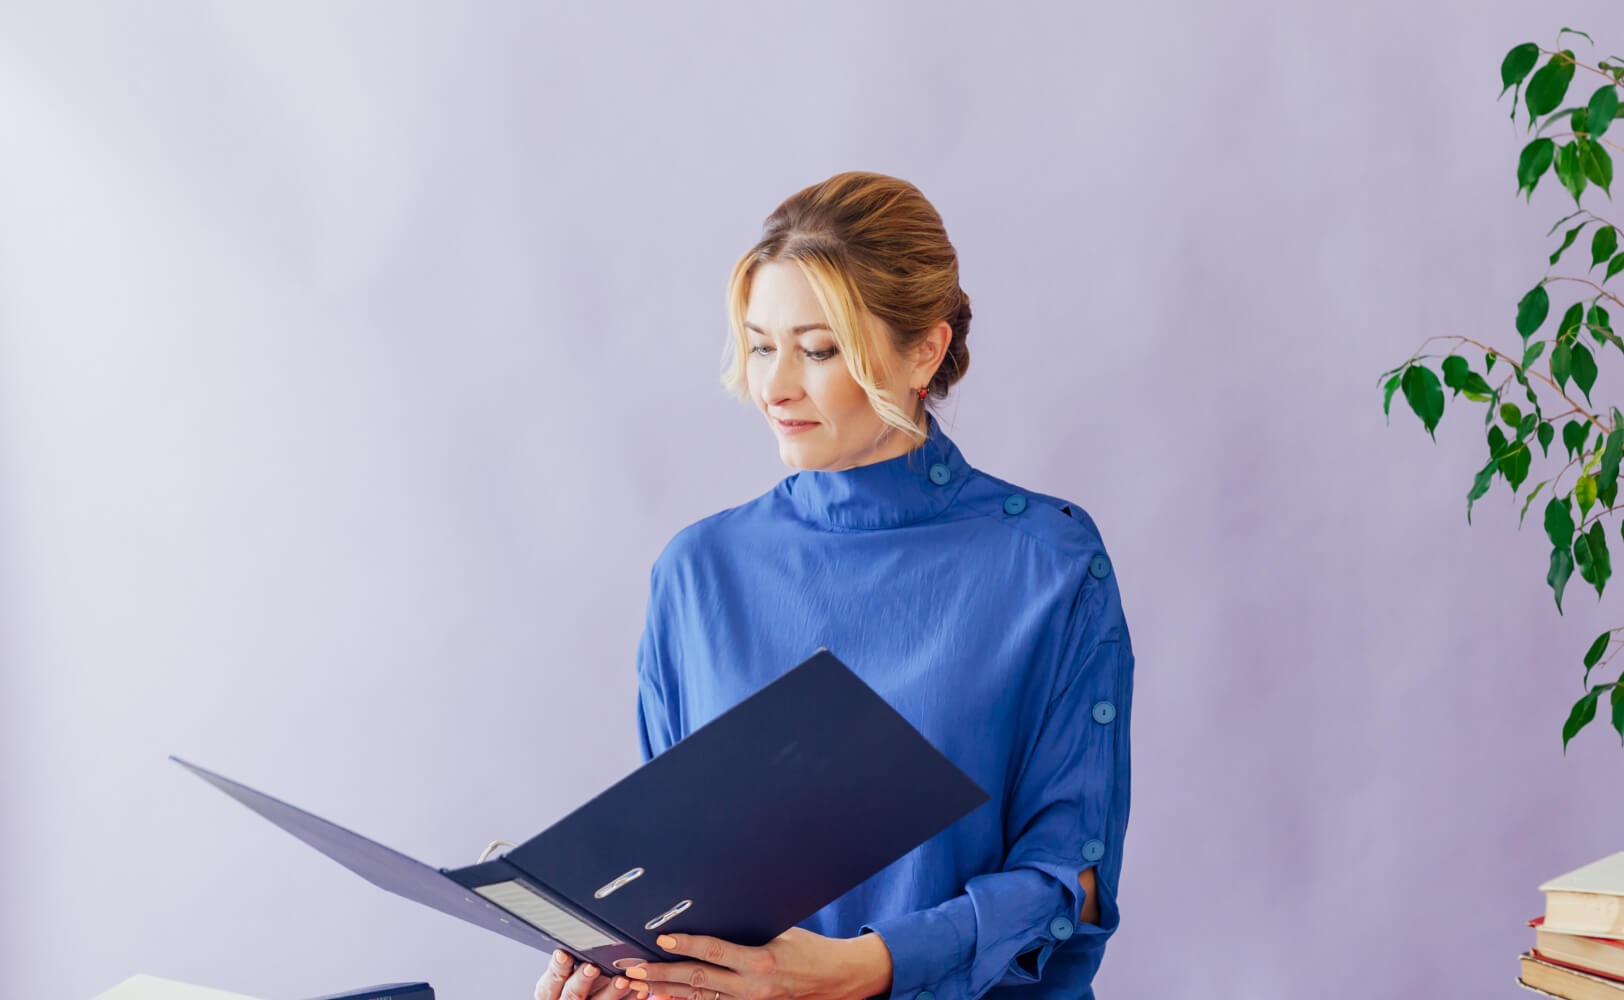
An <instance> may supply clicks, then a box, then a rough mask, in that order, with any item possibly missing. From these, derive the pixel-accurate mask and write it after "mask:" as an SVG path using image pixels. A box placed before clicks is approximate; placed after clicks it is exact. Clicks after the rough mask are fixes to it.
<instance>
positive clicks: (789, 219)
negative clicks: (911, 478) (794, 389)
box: [722, 170, 970, 443]
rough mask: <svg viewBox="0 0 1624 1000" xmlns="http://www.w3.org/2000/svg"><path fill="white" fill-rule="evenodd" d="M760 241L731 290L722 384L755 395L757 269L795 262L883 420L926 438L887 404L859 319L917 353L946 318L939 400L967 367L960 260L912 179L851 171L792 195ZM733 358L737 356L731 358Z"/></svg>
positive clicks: (883, 373) (936, 383)
mask: <svg viewBox="0 0 1624 1000" xmlns="http://www.w3.org/2000/svg"><path fill="white" fill-rule="evenodd" d="M762 230H763V232H762V237H761V239H760V240H759V241H758V242H757V243H756V245H755V246H753V247H751V248H750V249H749V250H747V251H745V252H744V255H743V256H741V257H740V258H739V261H738V263H737V264H735V265H734V266H733V274H732V276H731V277H730V278H729V279H728V284H727V310H728V322H729V325H730V327H731V328H732V336H731V337H729V339H728V342H727V345H726V347H725V348H724V351H723V362H722V365H723V367H722V385H723V386H724V387H726V388H728V389H731V390H733V391H734V392H735V393H737V394H738V397H739V398H740V399H741V400H743V399H746V398H748V396H749V386H748V384H747V382H746V377H745V364H746V361H747V360H748V358H749V356H750V340H749V336H748V335H747V334H746V332H745V327H744V316H745V310H746V307H747V306H748V304H749V301H750V284H751V279H752V277H753V275H754V274H755V270H756V268H757V267H759V266H760V265H762V264H765V263H769V262H773V261H791V262H793V263H794V264H795V265H796V266H797V267H799V268H800V270H801V273H802V274H803V275H805V277H806V280H807V283H808V284H809V285H811V286H812V294H813V295H814V296H816V298H817V300H818V305H820V306H822V307H823V312H824V315H825V316H826V317H827V318H828V321H829V326H830V328H831V330H832V332H833V335H834V341H835V344H836V346H837V347H838V348H839V350H840V354H841V356H842V357H844V358H845V359H846V369H847V371H849V372H851V377H852V378H853V379H854V380H855V381H856V382H857V384H858V385H860V386H862V387H863V391H864V392H865V393H866V394H867V395H868V400H869V403H870V404H871V405H872V406H873V407H874V411H875V412H876V413H877V414H879V416H880V419H881V420H883V421H885V422H886V423H887V424H890V425H891V426H892V427H895V428H896V429H898V430H900V431H902V432H903V433H905V434H907V435H908V436H909V437H910V438H911V439H912V440H914V442H915V443H918V442H919V441H920V440H922V439H923V437H924V433H923V432H922V431H921V430H920V429H919V425H918V424H917V422H916V420H917V417H914V416H910V415H909V414H908V413H907V412H906V411H904V410H903V409H902V408H901V407H900V406H898V405H897V404H896V403H894V402H892V401H891V400H890V399H888V398H886V396H885V394H884V393H883V392H882V391H881V389H880V385H879V383H880V381H881V380H882V379H884V378H886V377H887V375H888V374H889V372H888V371H887V370H886V368H885V359H884V357H883V355H882V354H881V353H880V351H879V350H878V349H877V345H875V344H874V343H873V342H872V339H871V338H870V337H869V336H868V335H867V334H866V332H865V328H864V326H863V323H862V322H861V319H862V315H863V312H864V310H867V311H868V312H871V313H873V314H874V315H875V316H877V317H878V318H879V319H881V320H882V321H883V322H884V323H885V326H886V329H887V332H888V333H889V335H890V338H891V345H892V347H893V348H894V349H895V350H896V351H897V352H899V353H902V354H905V353H907V352H909V351H911V350H912V349H913V348H914V347H915V346H916V345H918V343H919V342H920V340H921V339H923V337H924V335H925V333H926V331H928V330H930V328H931V327H933V326H935V325H936V324H937V323H940V322H942V321H943V320H946V321H947V322H948V325H949V326H951V327H952V330H953V335H952V338H951V340H950V341H949V342H948V347H947V352H946V354H944V355H943V357H942V362H941V364H939V365H938V366H937V368H936V373H935V374H934V375H933V376H932V377H931V380H930V384H929V386H928V387H927V388H928V394H929V395H931V396H934V397H935V398H937V399H941V398H943V397H944V396H946V395H947V390H948V389H949V388H950V387H951V386H952V385H953V384H954V383H955V382H957V381H958V380H959V379H960V378H961V377H963V375H964V373H965V370H966V369H968V368H969V367H970V350H969V347H968V346H966V344H965V340H966V338H967V337H968V336H969V333H970V297H969V296H968V295H966V294H964V289H962V288H960V287H959V257H958V253H957V252H956V251H955V250H954V249H953V244H952V243H951V242H949V241H948V238H947V230H946V229H945V228H943V226H942V219H941V216H940V215H938V214H937V212H936V209H935V208H934V207H933V206H932V205H931V203H930V202H929V201H927V200H926V199H925V196H924V195H923V194H921V193H920V192H919V189H918V188H916V187H914V186H913V185H912V184H910V183H908V182H907V181H904V180H900V179H898V178H896V177H888V176H886V175H885V174H876V173H868V172H865V171H855V170H854V171H847V172H845V173H840V174H836V175H834V176H833V177H831V178H829V179H828V180H826V181H823V182H822V183H819V184H814V185H812V186H811V187H808V188H805V189H803V190H801V191H798V192H796V193H795V194H793V195H790V196H789V197H788V198H787V199H785V200H784V203H783V204H781V205H779V206H778V207H777V208H776V209H774V210H773V213H772V214H771V215H769V216H767V219H766V221H765V222H764V223H763V224H762ZM730 355H731V356H730Z"/></svg>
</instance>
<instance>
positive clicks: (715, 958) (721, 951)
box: [654, 934, 761, 969]
mask: <svg viewBox="0 0 1624 1000" xmlns="http://www.w3.org/2000/svg"><path fill="white" fill-rule="evenodd" d="M654 943H655V944H657V945H659V946H660V947H661V948H664V949H665V950H666V951H669V952H671V953H672V954H673V955H687V956H688V957H690V958H697V959H699V960H700V961H701V962H709V963H710V964H711V965H720V966H721V967H722V968H724V969H743V968H746V967H747V965H748V963H749V961H750V954H751V953H752V952H756V951H760V950H761V949H759V948H746V947H744V946H743V945H737V944H733V943H732V942H731V941H723V940H722V939H721V938H713V937H706V936H705V935H703V934H661V935H660V936H659V937H657V938H655V939H654Z"/></svg>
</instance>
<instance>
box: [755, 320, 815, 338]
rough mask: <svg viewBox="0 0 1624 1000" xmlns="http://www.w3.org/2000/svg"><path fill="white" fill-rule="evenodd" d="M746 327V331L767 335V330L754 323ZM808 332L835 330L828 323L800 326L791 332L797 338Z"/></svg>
mask: <svg viewBox="0 0 1624 1000" xmlns="http://www.w3.org/2000/svg"><path fill="white" fill-rule="evenodd" d="M744 326H745V329H747V330H753V331H755V332H756V333H761V334H765V333H767V331H766V330H763V329H762V328H761V327H759V326H757V325H755V324H754V323H746V324H744ZM808 330H829V332H830V333H834V331H833V330H830V329H829V325H828V324H827V323H808V324H806V325H805V326H798V327H796V328H795V329H793V330H791V331H790V332H791V333H793V334H795V335H796V336H800V335H801V334H803V333H806V332H807V331H808Z"/></svg>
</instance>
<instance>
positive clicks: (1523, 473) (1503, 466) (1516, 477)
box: [1500, 443, 1534, 493]
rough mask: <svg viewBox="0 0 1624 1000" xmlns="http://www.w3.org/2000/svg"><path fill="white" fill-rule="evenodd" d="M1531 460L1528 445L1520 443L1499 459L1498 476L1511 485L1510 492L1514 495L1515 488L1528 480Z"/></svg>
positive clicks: (1532, 457)
mask: <svg viewBox="0 0 1624 1000" xmlns="http://www.w3.org/2000/svg"><path fill="white" fill-rule="evenodd" d="M1533 460H1534V454H1533V452H1531V451H1529V450H1528V445H1526V444H1521V443H1519V444H1518V445H1517V446H1516V447H1515V448H1513V449H1512V450H1511V451H1509V452H1507V453H1506V454H1505V455H1504V456H1503V457H1502V458H1501V459H1500V474H1501V475H1503V476H1505V477H1506V482H1508V483H1510V484H1511V492H1513V493H1516V492H1517V487H1518V486H1521V485H1522V481H1523V480H1524V479H1527V478H1528V467H1529V465H1530V464H1531V463H1532V462H1533Z"/></svg>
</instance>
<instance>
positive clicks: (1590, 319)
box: [1585, 302, 1613, 333]
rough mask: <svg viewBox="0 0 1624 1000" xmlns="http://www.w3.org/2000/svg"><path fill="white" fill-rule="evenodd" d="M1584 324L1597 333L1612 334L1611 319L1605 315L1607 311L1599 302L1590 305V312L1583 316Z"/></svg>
mask: <svg viewBox="0 0 1624 1000" xmlns="http://www.w3.org/2000/svg"><path fill="white" fill-rule="evenodd" d="M1585 322H1587V323H1589V324H1590V327H1591V329H1593V330H1595V331H1597V332H1598V333H1612V332H1613V318H1612V317H1611V316H1609V315H1607V310H1606V309H1605V308H1604V307H1603V306H1602V305H1601V303H1599V302H1596V303H1592V304H1591V306H1590V312H1589V313H1588V314H1587V315H1586V316H1585Z"/></svg>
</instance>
